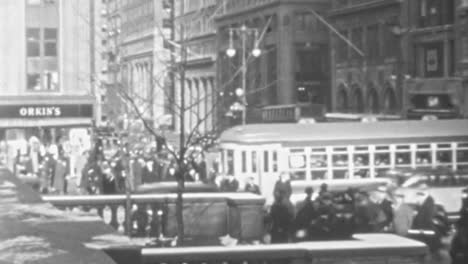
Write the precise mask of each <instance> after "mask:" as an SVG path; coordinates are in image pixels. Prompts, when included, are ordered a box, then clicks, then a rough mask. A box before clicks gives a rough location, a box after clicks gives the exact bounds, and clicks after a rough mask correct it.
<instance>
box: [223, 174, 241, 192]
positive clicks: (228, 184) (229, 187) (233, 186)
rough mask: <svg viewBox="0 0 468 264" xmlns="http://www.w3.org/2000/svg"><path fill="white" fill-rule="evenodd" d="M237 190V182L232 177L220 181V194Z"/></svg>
mask: <svg viewBox="0 0 468 264" xmlns="http://www.w3.org/2000/svg"><path fill="white" fill-rule="evenodd" d="M238 189H239V181H237V179H236V178H235V177H234V176H233V175H229V176H228V177H227V178H224V179H223V180H222V181H221V185H220V190H221V191H222V192H237V190H238Z"/></svg>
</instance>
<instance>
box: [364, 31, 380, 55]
mask: <svg viewBox="0 0 468 264" xmlns="http://www.w3.org/2000/svg"><path fill="white" fill-rule="evenodd" d="M378 32H379V27H378V25H372V26H369V27H368V28H367V35H366V40H367V41H366V46H367V54H366V55H367V57H368V58H369V60H370V61H375V60H376V59H377V58H378V57H379V45H380V41H379V36H378Z"/></svg>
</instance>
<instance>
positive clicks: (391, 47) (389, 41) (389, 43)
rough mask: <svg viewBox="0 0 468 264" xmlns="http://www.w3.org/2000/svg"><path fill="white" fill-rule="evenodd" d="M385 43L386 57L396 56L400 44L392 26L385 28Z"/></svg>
mask: <svg viewBox="0 0 468 264" xmlns="http://www.w3.org/2000/svg"><path fill="white" fill-rule="evenodd" d="M384 32H385V44H384V47H385V48H384V51H385V57H386V58H395V57H397V54H398V50H399V48H396V47H399V45H400V42H399V39H398V36H397V35H395V33H393V31H392V30H391V29H390V28H388V27H387V28H385V30H384Z"/></svg>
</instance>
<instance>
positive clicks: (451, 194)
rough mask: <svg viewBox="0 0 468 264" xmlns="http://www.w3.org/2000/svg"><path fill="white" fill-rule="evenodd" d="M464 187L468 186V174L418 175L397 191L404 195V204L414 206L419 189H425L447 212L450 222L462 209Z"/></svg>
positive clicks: (409, 179)
mask: <svg viewBox="0 0 468 264" xmlns="http://www.w3.org/2000/svg"><path fill="white" fill-rule="evenodd" d="M466 186H468V174H458V173H447V174H445V175H443V174H440V175H439V174H431V173H419V174H414V175H413V176H411V177H409V178H408V179H407V180H406V181H405V182H403V184H401V186H400V187H399V188H398V191H399V192H401V193H403V194H404V195H405V202H406V203H408V204H415V203H416V201H417V200H418V196H417V193H418V192H419V191H420V190H421V188H423V187H427V191H428V193H429V194H430V195H431V196H432V197H433V198H434V201H435V203H436V204H438V205H440V206H441V207H442V208H443V209H444V210H445V211H446V212H447V214H448V216H449V218H450V219H451V220H455V219H457V218H458V215H459V212H460V209H461V207H462V199H461V198H462V192H463V189H464V188H466Z"/></svg>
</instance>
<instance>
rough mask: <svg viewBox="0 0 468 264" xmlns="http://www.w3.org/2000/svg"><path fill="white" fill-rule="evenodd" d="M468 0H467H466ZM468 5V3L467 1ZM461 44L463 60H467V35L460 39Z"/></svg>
mask: <svg viewBox="0 0 468 264" xmlns="http://www.w3.org/2000/svg"><path fill="white" fill-rule="evenodd" d="M466 1H468V0H466ZM467 6H468V3H467ZM461 45H462V53H461V54H462V58H463V60H468V36H466V37H462V39H461Z"/></svg>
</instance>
